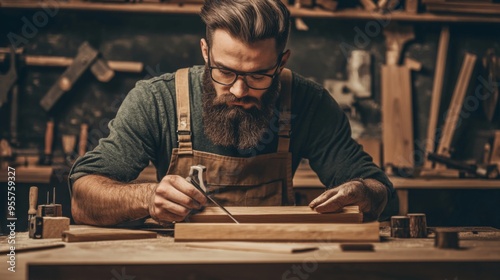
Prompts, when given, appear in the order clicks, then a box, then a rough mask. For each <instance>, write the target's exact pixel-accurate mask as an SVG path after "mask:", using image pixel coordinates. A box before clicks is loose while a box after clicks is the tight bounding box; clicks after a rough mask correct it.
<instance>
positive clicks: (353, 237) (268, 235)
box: [174, 222, 380, 242]
mask: <svg viewBox="0 0 500 280" xmlns="http://www.w3.org/2000/svg"><path fill="white" fill-rule="evenodd" d="M174 238H175V241H286V242H302V241H304V242H307V241H317V242H325V241H332V242H343V241H363V242H378V241H379V240H380V238H379V223H378V222H372V223H363V224H221V223H213V224H206V223H176V224H175V234H174Z"/></svg>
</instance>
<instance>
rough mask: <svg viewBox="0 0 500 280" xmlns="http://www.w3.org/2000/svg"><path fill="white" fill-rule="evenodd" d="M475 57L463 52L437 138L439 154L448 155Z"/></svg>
mask: <svg viewBox="0 0 500 280" xmlns="http://www.w3.org/2000/svg"><path fill="white" fill-rule="evenodd" d="M476 58H477V57H476V55H474V54H471V53H466V54H465V58H464V62H463V64H462V68H461V69H460V74H459V75H458V79H457V84H456V86H455V91H454V92H453V97H452V99H451V103H450V107H449V109H448V113H447V115H446V120H445V123H444V128H443V133H442V136H441V139H440V140H439V147H438V150H437V153H438V154H439V155H442V156H446V157H450V147H451V141H452V140H453V135H454V131H455V128H456V126H457V122H458V118H459V117H460V112H461V110H462V106H463V103H464V98H465V94H466V93H467V88H468V87H469V81H470V79H471V76H472V72H473V70H474V66H475V64H476ZM439 166H441V167H442V168H443V169H444V168H445V167H444V165H441V164H440V165H439Z"/></svg>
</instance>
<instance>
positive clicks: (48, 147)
mask: <svg viewBox="0 0 500 280" xmlns="http://www.w3.org/2000/svg"><path fill="white" fill-rule="evenodd" d="M53 141H54V121H48V122H47V128H46V130H45V154H46V155H50V154H52V142H53Z"/></svg>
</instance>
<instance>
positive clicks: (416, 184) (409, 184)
mask: <svg viewBox="0 0 500 280" xmlns="http://www.w3.org/2000/svg"><path fill="white" fill-rule="evenodd" d="M389 179H390V180H391V182H392V184H393V185H394V188H395V189H397V190H400V189H478V190H479V189H483V190H495V189H500V180H490V179H463V178H460V179H459V178H453V179H448V178H446V179H442V178H440V179H436V178H432V179H431V178H416V179H407V178H401V177H389Z"/></svg>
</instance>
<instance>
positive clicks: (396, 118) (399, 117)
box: [381, 65, 414, 168]
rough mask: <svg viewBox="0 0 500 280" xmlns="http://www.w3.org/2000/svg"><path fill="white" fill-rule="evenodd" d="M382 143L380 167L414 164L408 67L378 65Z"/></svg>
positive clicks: (406, 166) (402, 166) (410, 166)
mask: <svg viewBox="0 0 500 280" xmlns="http://www.w3.org/2000/svg"><path fill="white" fill-rule="evenodd" d="M381 74H382V144H383V158H384V166H395V167H399V168H412V167H413V166H414V150H413V149H414V147H413V141H414V139H413V109H412V94H411V77H410V69H409V68H408V67H406V66H396V65H382V73H381Z"/></svg>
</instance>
